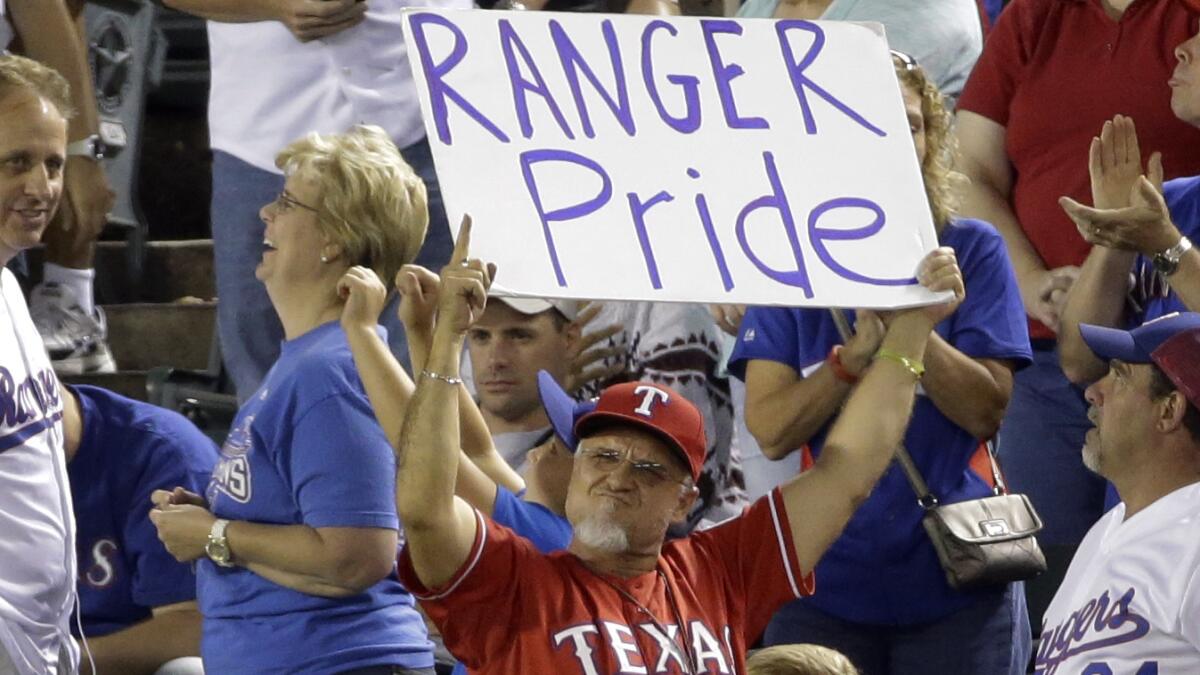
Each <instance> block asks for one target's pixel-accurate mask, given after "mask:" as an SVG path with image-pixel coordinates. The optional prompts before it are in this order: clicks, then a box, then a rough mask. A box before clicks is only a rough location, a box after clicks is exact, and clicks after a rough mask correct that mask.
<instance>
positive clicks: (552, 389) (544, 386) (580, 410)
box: [537, 370, 596, 452]
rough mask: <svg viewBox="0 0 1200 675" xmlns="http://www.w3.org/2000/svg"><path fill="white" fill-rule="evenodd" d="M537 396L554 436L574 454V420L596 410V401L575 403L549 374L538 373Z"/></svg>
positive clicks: (575, 437) (540, 371)
mask: <svg viewBox="0 0 1200 675" xmlns="http://www.w3.org/2000/svg"><path fill="white" fill-rule="evenodd" d="M537 377H538V396H539V397H540V398H541V399H542V407H543V408H545V409H546V417H549V418H550V426H551V427H553V428H554V435H556V436H558V440H560V441H562V444H563V445H565V446H566V448H567V450H570V451H571V452H575V448H576V447H577V446H578V445H579V438H578V437H577V436H576V435H575V420H577V419H579V418H580V417H583V416H584V415H586V414H587V413H590V412H592V411H593V410H595V409H596V400H595V399H592V400H590V401H576V400H575V399H573V398H571V397H570V395H568V394H567V392H565V391H563V388H562V387H560V386H559V385H558V382H556V381H555V380H554V376H553V375H551V374H550V373H548V372H546V371H544V370H539V371H538V376H537Z"/></svg>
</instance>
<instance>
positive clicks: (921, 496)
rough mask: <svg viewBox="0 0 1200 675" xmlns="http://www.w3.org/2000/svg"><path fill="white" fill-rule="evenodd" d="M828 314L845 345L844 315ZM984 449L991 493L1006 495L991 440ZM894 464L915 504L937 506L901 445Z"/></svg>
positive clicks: (847, 336)
mask: <svg viewBox="0 0 1200 675" xmlns="http://www.w3.org/2000/svg"><path fill="white" fill-rule="evenodd" d="M829 313H830V314H832V315H833V323H834V325H836V326H837V330H838V334H839V335H841V336H842V342H843V343H845V342H846V341H847V340H849V339H850V338H851V337H852V336H853V333H852V332H851V328H850V321H849V320H848V319H847V318H846V313H845V312H843V311H842V310H841V309H839V308H837V307H833V308H830V310H829ZM984 449H985V450H986V451H987V456H988V464H989V465H991V467H992V481H993V483H994V485H995V487H994V488H993V489H992V491H993V492H994V493H995V494H997V495H1003V494H1008V486H1007V485H1006V484H1005V483H1004V476H1002V475H1001V474H1000V465H999V464H997V463H996V452H995V450H994V448H993V447H992V441H991V440H988V441H987V442H986V443H985V444H984ZM896 462H898V463H899V464H900V468H901V469H902V470H903V471H904V477H905V478H907V479H908V483H909V485H911V486H912V489H913V492H915V493H916V494H917V503H918V504H920V505H921V508H923V509H927V510H928V509H932V508H934V507H935V506H937V505H938V498H937V496H935V495H934V494H933V493H932V492H930V491H929V485H928V484H927V483H926V482H925V477H924V476H922V475H921V471H920V469H918V468H917V464H916V462H914V461H913V458H912V455H910V454H908V449H906V448H905V447H904V444H903V443H901V444H900V446H899V447H897V448H896Z"/></svg>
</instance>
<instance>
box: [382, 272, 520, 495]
mask: <svg viewBox="0 0 1200 675" xmlns="http://www.w3.org/2000/svg"><path fill="white" fill-rule="evenodd" d="M396 288H397V289H398V290H399V291H400V297H401V302H400V320H401V321H402V322H403V323H404V330H405V334H406V335H407V336H408V353H409V359H410V360H411V362H412V366H413V372H415V373H420V372H421V371H423V370H425V363H426V358H427V356H428V355H429V349H430V345H432V343H433V326H434V323H435V322H434V317H435V316H436V314H437V304H438V293H439V291H440V289H441V279H440V278H439V277H438V275H436V274H434V273H433V272H431V271H429V270H427V269H425V268H424V267H421V266H419V265H405V266H404V267H402V268H401V269H400V272H399V273H398V274H397V275H396ZM435 372H436V371H435ZM458 409H459V415H460V418H459V424H460V431H459V433H461V434H462V451H463V452H464V453H465V454H466V456H467V457H468V458H470V460H471V461H470V462H469V464H470V466H467V465H465V464H464V465H463V466H462V467H461V468H460V470H459V487H458V494H459V496H461V497H463V498H464V499H466V500H467V501H468V502H470V503H471V505H472V506H475V507H476V508H479V509H482V510H483V511H486V512H488V513H491V511H492V506H493V504H494V503H495V499H496V490H495V486H494V485H492V483H495V484H496V485H502V486H504V487H505V488H506V489H508V490H510V491H512V492H520V491H521V490H524V489H525V481H524V479H522V478H521V475H520V474H518V473H517V472H516V471H514V470H513V468H512V467H511V466H509V465H508V462H506V461H504V458H503V457H501V456H500V453H499V452H497V451H496V445H495V444H494V443H493V442H492V433H491V431H489V430H488V427H487V422H485V421H484V419H483V413H482V412H480V410H479V406H478V405H476V404H475V399H474V398H472V397H471V392H470V391H468V390H467V387H466V385H464V384H460V385H458ZM396 421H397V423H399V422H402V421H403V416H401V417H398V418H397V420H396ZM394 447H399V446H394ZM476 468H478V469H479V471H476V470H475V469H476ZM480 479H486V480H485V481H481V480H480Z"/></svg>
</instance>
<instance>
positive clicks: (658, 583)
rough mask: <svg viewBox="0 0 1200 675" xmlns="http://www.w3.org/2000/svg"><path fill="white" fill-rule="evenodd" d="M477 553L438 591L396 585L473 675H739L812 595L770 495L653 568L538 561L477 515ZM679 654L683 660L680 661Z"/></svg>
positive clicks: (667, 551)
mask: <svg viewBox="0 0 1200 675" xmlns="http://www.w3.org/2000/svg"><path fill="white" fill-rule="evenodd" d="M477 518H478V519H479V526H478V528H477V530H476V539H475V544H474V546H473V547H472V549H471V553H470V555H468V556H467V562H466V563H464V564H463V567H462V569H461V570H459V571H458V573H457V574H455V576H454V577H453V578H452V579H451V580H450V581H449V582H448V583H447V584H446V585H445V586H444V587H443V588H440V589H434V590H430V589H426V588H424V587H422V585H421V584H420V583H419V581H418V580H417V576H416V573H415V572H414V571H413V568H412V563H411V561H410V559H409V557H408V551H407V549H406V550H405V551H403V552H402V553H401V556H400V576H401V579H402V580H403V581H404V583H405V585H406V586H407V587H408V588H409V590H411V591H412V592H413V594H414V595H415V596H417V598H418V599H420V600H421V605H422V606H423V607H424V608H425V611H426V612H427V613H428V614H429V616H430V618H431V619H433V622H434V623H435V624H436V625H437V627H438V628H439V629H440V630H441V632H442V637H443V638H444V639H445V642H446V647H447V648H449V650H450V651H451V653H453V654H454V655H455V656H457V657H458V658H459V659H460V660H461V661H462V662H463V663H464V664H466V666H467V668H468V671H469V672H471V673H505V674H510V673H556V674H562V675H566V674H568V673H581V674H583V675H601V674H605V675H606V674H608V673H647V674H649V673H687V672H689V671H690V669H691V666H690V664H691V663H694V664H695V672H697V673H741V672H744V669H743V662H744V661H745V658H746V648H747V646H748V645H749V644H751V643H752V642H753V641H754V640H756V639H757V638H758V636H759V635H760V634H761V633H762V631H763V630H764V629H765V628H766V625H767V621H768V620H769V619H770V618H771V615H772V614H773V613H774V612H775V610H776V609H778V608H779V606H780V605H782V604H784V603H785V602H788V601H789V600H793V599H795V598H798V597H800V596H802V595H809V594H811V593H812V591H813V579H812V575H808V576H802V575H801V573H800V569H799V566H798V564H797V563H796V554H795V549H794V547H793V544H792V534H791V529H790V527H789V525H788V520H787V514H786V513H785V511H784V508H783V499H782V497H781V496H780V493H779V491H778V490H775V491H773V492H771V494H770V495H768V496H767V497H764V498H762V499H760V500H758V501H757V502H755V503H754V504H753V505H752V506H750V507H749V508H748V509H746V511H745V512H744V513H743V514H742V515H741V516H740V517H738V518H734V519H732V520H729V521H727V522H725V523H724V524H722V525H719V526H717V527H715V528H713V529H710V530H706V531H704V532H699V533H696V534H693V535H691V536H690V537H687V538H685V539H680V540H676V541H672V542H670V543H668V544H667V545H666V546H664V547H663V551H662V555H661V556H660V557H659V560H658V565H657V568H656V569H655V570H654V571H652V572H647V573H645V574H642V575H640V576H637V577H634V578H632V579H621V578H618V577H610V576H607V575H600V574H597V573H596V572H593V571H591V570H589V569H587V568H586V567H584V566H583V564H582V563H581V562H580V560H579V559H578V558H576V557H575V556H574V555H572V554H570V553H567V552H565V551H562V552H557V553H551V554H549V555H543V554H541V553H538V551H537V550H536V549H535V548H534V547H533V545H532V544H530V543H529V541H527V540H525V539H523V538H521V537H518V536H517V535H515V534H513V532H512V531H511V530H509V529H508V528H505V527H502V526H500V525H497V524H495V523H494V522H492V521H491V520H489V519H487V518H485V517H484V516H482V515H478V514H477ZM685 650H686V651H685Z"/></svg>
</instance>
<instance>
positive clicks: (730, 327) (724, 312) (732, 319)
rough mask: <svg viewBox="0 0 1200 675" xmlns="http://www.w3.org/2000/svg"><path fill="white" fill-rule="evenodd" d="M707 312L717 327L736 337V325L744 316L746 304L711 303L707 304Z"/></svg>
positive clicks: (738, 324)
mask: <svg viewBox="0 0 1200 675" xmlns="http://www.w3.org/2000/svg"><path fill="white" fill-rule="evenodd" d="M708 314H709V316H711V317H712V318H713V321H716V322H717V328H720V329H721V330H723V331H725V332H726V333H728V334H729V335H732V336H734V337H737V334H738V327H739V326H741V325H742V319H743V318H745V316H746V306H745V305H729V304H725V305H720V304H713V305H709V306H708Z"/></svg>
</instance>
